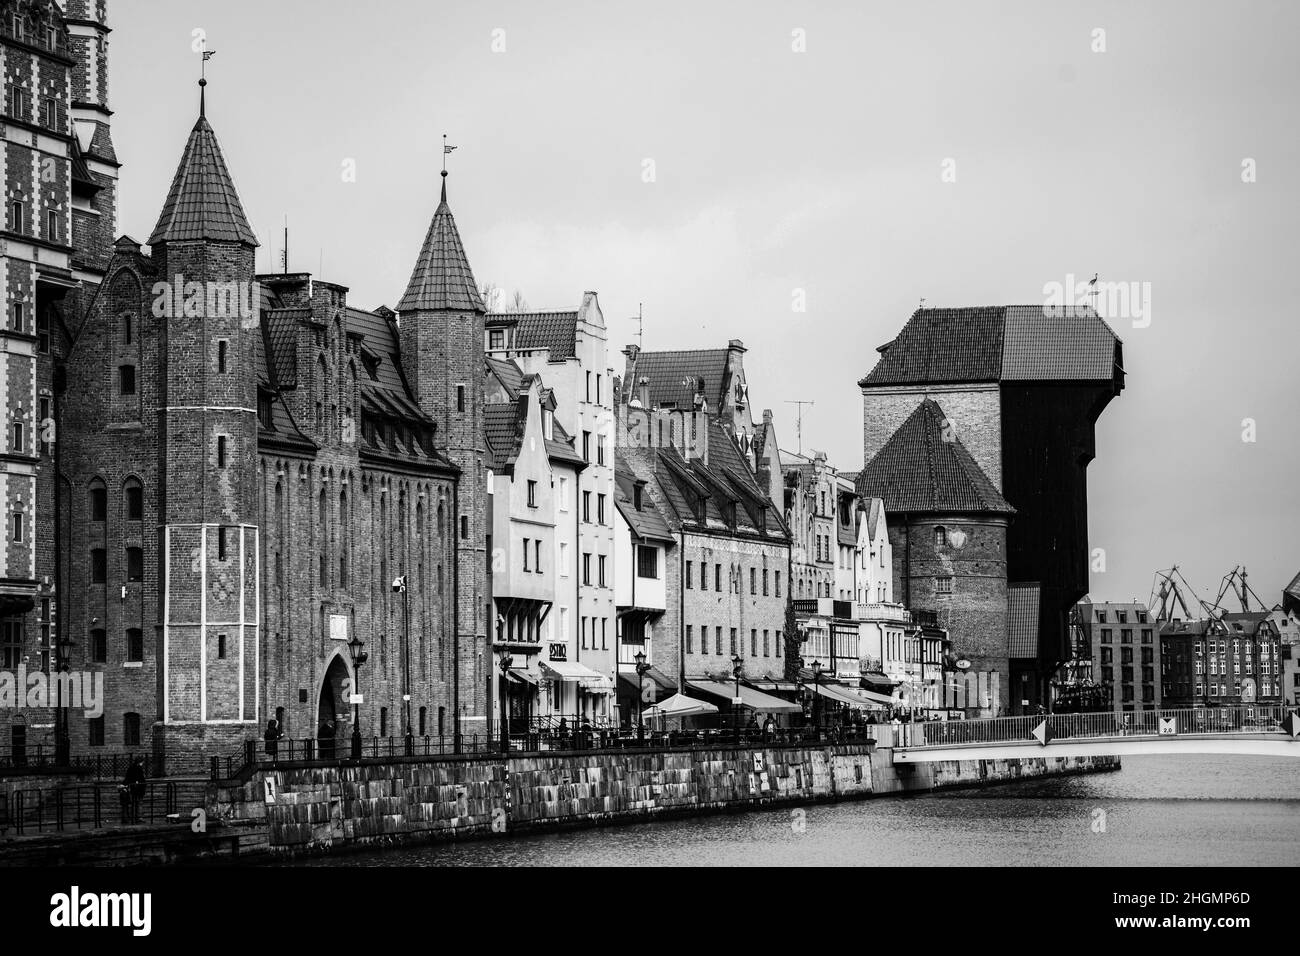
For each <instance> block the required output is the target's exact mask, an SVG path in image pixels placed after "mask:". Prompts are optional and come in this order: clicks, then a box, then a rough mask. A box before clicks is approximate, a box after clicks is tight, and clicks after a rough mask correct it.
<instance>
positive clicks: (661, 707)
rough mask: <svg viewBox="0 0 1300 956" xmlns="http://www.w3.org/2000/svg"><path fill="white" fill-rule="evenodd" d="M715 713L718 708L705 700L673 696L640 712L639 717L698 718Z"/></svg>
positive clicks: (681, 695) (678, 695)
mask: <svg viewBox="0 0 1300 956" xmlns="http://www.w3.org/2000/svg"><path fill="white" fill-rule="evenodd" d="M717 712H718V708H716V707H714V706H713V705H712V704H710V703H709V702H708V701H706V700H696V699H695V698H694V697H686V696H685V695H683V694H674V695H673V696H672V697H668V698H666V699H664V700H661V701H659V703H657V704H655V705H654V706H653V707H647V708H646V709H645V710H643V711H642V712H641V716H642V717H644V718H646V719H650V718H653V717H698V716H700V715H701V714H716V713H717Z"/></svg>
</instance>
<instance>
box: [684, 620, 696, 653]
mask: <svg viewBox="0 0 1300 956" xmlns="http://www.w3.org/2000/svg"><path fill="white" fill-rule="evenodd" d="M686 653H687V654H694V653H695V628H694V627H692V626H691V625H690V624H687V625H686Z"/></svg>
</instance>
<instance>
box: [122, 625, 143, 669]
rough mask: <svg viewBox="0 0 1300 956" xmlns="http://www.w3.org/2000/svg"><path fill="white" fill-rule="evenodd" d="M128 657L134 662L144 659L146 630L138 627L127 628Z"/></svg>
mask: <svg viewBox="0 0 1300 956" xmlns="http://www.w3.org/2000/svg"><path fill="white" fill-rule="evenodd" d="M126 659H127V660H128V661H132V662H134V661H143V660H144V631H142V630H140V628H138V627H129V628H127V629H126Z"/></svg>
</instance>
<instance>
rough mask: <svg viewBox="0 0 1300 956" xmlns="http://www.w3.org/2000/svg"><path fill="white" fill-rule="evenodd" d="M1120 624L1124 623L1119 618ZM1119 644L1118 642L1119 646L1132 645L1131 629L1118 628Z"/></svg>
mask: <svg viewBox="0 0 1300 956" xmlns="http://www.w3.org/2000/svg"><path fill="white" fill-rule="evenodd" d="M1120 623H1121V624H1122V623H1124V622H1123V619H1122V618H1121V620H1120ZM1119 642H1120V643H1121V644H1132V643H1133V628H1131V627H1124V628H1120V632H1119Z"/></svg>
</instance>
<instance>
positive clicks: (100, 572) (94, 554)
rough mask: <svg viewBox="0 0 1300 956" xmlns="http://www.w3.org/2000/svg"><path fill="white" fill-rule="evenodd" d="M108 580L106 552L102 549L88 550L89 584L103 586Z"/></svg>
mask: <svg viewBox="0 0 1300 956" xmlns="http://www.w3.org/2000/svg"><path fill="white" fill-rule="evenodd" d="M107 580H108V552H107V551H105V550H104V549H103V548H91V549H90V583H91V584H103V583H104V582H105V581H107Z"/></svg>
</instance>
